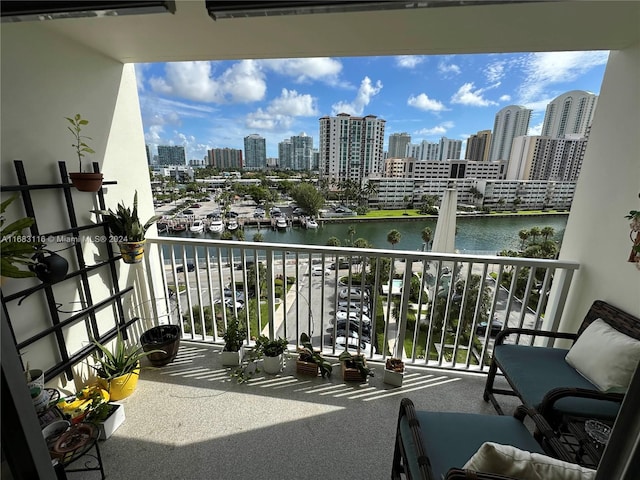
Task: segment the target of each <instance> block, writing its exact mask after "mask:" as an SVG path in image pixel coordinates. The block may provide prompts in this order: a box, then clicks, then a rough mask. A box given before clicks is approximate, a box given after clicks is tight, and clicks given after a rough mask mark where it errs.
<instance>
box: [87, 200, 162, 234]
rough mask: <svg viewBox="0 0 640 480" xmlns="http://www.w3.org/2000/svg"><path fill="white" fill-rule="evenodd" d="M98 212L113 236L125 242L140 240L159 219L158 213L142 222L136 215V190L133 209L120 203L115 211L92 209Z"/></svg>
mask: <svg viewBox="0 0 640 480" xmlns="http://www.w3.org/2000/svg"><path fill="white" fill-rule="evenodd" d="M92 212H94V213H99V214H100V215H102V218H103V219H104V220H105V221H106V222H107V225H108V226H109V231H110V232H111V234H112V235H113V236H114V237H115V238H119V239H122V241H126V242H141V241H142V240H144V236H145V234H146V232H147V230H148V229H149V227H150V226H151V225H153V224H154V223H155V222H157V221H158V220H159V219H160V216H159V215H154V216H153V217H151V218H150V219H149V220H147V222H146V223H142V222H141V221H140V218H139V217H138V191H137V190H136V192H135V194H134V196H133V210H131V208H130V207H127V206H125V205H124V204H122V203H119V204H118V207H117V208H116V211H115V212H114V211H113V210H111V209H108V210H92Z"/></svg>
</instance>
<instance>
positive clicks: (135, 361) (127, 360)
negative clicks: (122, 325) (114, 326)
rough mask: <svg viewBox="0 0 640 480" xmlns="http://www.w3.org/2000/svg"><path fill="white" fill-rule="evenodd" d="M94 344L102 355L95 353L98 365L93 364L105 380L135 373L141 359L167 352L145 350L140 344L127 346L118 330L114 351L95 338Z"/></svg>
mask: <svg viewBox="0 0 640 480" xmlns="http://www.w3.org/2000/svg"><path fill="white" fill-rule="evenodd" d="M93 344H94V345H95V346H96V347H98V350H99V351H100V353H102V355H101V356H98V355H94V359H95V362H96V364H97V365H99V366H93V368H95V370H96V372H97V373H98V376H99V377H100V378H104V379H105V380H111V379H113V378H116V377H120V376H122V375H128V374H131V373H133V371H134V370H136V369H137V368H139V366H140V360H141V359H143V358H144V357H146V356H147V355H150V354H152V353H166V352H165V351H164V350H149V351H147V352H145V351H144V350H143V348H142V346H140V345H130V346H128V347H127V345H126V344H125V341H124V339H123V338H122V334H121V333H120V331H119V330H118V336H117V337H116V343H115V346H114V349H113V351H111V350H109V349H108V348H107V347H106V346H105V345H103V344H101V343H99V342H98V341H97V340H95V339H94V340H93Z"/></svg>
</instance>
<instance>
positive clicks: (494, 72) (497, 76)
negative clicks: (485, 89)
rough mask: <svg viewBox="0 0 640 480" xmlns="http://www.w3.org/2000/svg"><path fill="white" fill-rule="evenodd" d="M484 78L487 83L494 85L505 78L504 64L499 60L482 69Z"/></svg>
mask: <svg viewBox="0 0 640 480" xmlns="http://www.w3.org/2000/svg"><path fill="white" fill-rule="evenodd" d="M484 76H485V77H486V78H487V81H488V82H491V83H494V82H498V81H500V80H502V79H503V78H504V76H505V62H504V61H503V60H499V61H497V62H493V63H490V64H489V65H487V67H486V68H485V69H484Z"/></svg>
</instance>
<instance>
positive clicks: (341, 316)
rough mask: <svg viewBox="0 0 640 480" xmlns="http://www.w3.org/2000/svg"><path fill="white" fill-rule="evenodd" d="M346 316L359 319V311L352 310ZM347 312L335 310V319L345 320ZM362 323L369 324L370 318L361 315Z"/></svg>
mask: <svg viewBox="0 0 640 480" xmlns="http://www.w3.org/2000/svg"><path fill="white" fill-rule="evenodd" d="M348 317H349V318H351V319H353V320H360V312H354V311H353V310H352V311H350V312H349V314H348ZM346 319H347V312H336V320H346ZM362 323H363V324H365V325H369V324H370V323H371V319H370V318H369V317H367V316H366V315H364V314H363V315H362Z"/></svg>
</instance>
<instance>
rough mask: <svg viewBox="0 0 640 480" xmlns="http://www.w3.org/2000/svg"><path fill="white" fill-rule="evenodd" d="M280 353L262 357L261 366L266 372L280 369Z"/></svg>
mask: <svg viewBox="0 0 640 480" xmlns="http://www.w3.org/2000/svg"><path fill="white" fill-rule="evenodd" d="M283 357H284V356H283V355H282V354H280V355H278V356H277V357H266V356H265V357H263V359H262V368H263V369H264V371H265V372H266V373H271V374H274V373H279V372H280V371H281V370H282V366H283V360H284V358H283Z"/></svg>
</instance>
